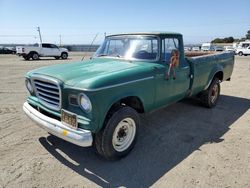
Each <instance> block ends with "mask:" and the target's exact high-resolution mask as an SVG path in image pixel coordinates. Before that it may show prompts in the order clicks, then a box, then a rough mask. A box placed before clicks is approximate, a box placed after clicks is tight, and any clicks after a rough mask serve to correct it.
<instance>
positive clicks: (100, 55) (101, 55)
mask: <svg viewBox="0 0 250 188" xmlns="http://www.w3.org/2000/svg"><path fill="white" fill-rule="evenodd" d="M103 56H108V55H107V54H99V55H98V56H97V57H103Z"/></svg>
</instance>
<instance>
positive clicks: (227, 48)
mask: <svg viewBox="0 0 250 188" xmlns="http://www.w3.org/2000/svg"><path fill="white" fill-rule="evenodd" d="M225 51H227V52H234V51H235V49H234V48H233V46H225Z"/></svg>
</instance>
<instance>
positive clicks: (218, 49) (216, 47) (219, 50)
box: [214, 46, 224, 52]
mask: <svg viewBox="0 0 250 188" xmlns="http://www.w3.org/2000/svg"><path fill="white" fill-rule="evenodd" d="M214 51H216V52H222V51H224V48H223V46H214Z"/></svg>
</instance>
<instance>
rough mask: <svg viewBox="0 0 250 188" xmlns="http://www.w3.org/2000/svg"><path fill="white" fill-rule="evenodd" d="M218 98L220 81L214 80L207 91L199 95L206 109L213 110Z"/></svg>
mask: <svg viewBox="0 0 250 188" xmlns="http://www.w3.org/2000/svg"><path fill="white" fill-rule="evenodd" d="M219 96H220V80H219V79H218V78H216V77H215V78H214V79H213V81H212V82H211V84H210V86H209V87H208V89H207V90H206V91H204V92H202V93H201V95H200V99H201V101H202V103H203V104H204V105H205V106H206V107H208V108H213V107H215V106H216V104H217V102H218V100H219Z"/></svg>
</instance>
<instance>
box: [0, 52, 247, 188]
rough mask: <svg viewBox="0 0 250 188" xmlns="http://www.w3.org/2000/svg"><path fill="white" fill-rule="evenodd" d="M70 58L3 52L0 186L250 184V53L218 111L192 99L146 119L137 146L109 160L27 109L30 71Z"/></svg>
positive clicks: (76, 56) (227, 86)
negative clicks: (37, 120) (43, 125)
mask: <svg viewBox="0 0 250 188" xmlns="http://www.w3.org/2000/svg"><path fill="white" fill-rule="evenodd" d="M81 55H82V54H80V53H74V54H70V59H69V60H54V59H48V58H47V59H43V60H39V61H24V60H23V59H22V58H20V57H17V56H15V55H0V79H1V83H0V187H119V186H124V187H136V188H138V187H149V186H152V187H188V188H190V187H202V188H203V187H223V188H224V187H228V188H229V187H241V188H242V187H250V110H249V108H250V57H249V56H248V57H236V61H235V67H234V72H233V76H232V79H231V82H224V83H222V85H221V86H222V87H221V97H220V100H219V103H218V105H217V107H216V108H214V109H207V108H203V107H202V106H200V104H199V103H198V102H197V101H196V100H194V99H186V100H184V101H181V102H179V103H177V104H174V105H171V106H169V107H167V108H164V109H161V110H158V111H155V112H153V113H150V114H148V115H146V116H143V117H142V129H141V134H140V136H139V139H138V142H137V145H136V147H135V148H134V150H133V151H132V152H131V153H130V155H129V156H127V157H126V158H124V159H122V160H120V161H115V162H109V161H106V160H104V159H102V158H101V157H99V156H98V155H96V154H95V153H94V150H93V149H92V148H81V147H78V146H75V145H72V144H70V143H67V142H65V141H63V140H61V139H59V138H56V137H54V136H50V135H49V134H47V133H46V132H45V131H44V130H42V129H40V128H39V127H37V126H36V125H35V124H34V123H33V122H32V121H31V120H30V119H28V117H26V116H25V115H24V113H23V111H22V105H23V102H24V101H25V98H26V96H27V92H26V88H25V86H24V74H25V73H26V72H27V71H29V70H32V69H35V68H38V67H41V66H45V65H51V64H57V63H71V62H74V61H76V60H80V59H81Z"/></svg>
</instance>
